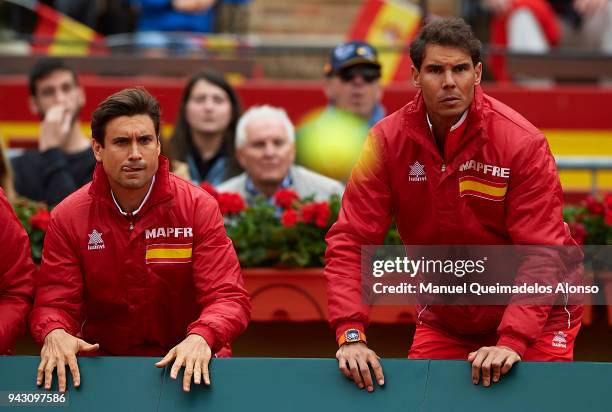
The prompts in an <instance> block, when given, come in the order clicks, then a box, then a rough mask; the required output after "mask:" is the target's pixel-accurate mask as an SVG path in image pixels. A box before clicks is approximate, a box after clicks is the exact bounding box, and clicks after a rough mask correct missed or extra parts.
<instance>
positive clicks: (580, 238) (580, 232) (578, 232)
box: [568, 223, 588, 245]
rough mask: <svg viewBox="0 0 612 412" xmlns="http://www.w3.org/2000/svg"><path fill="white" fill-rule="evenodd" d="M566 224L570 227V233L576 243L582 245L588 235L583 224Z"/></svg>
mask: <svg viewBox="0 0 612 412" xmlns="http://www.w3.org/2000/svg"><path fill="white" fill-rule="evenodd" d="M568 225H569V228H570V233H571V235H572V237H573V238H574V240H575V241H576V243H578V244H579V245H584V240H585V239H586V237H587V235H588V233H587V231H586V229H585V228H584V225H583V224H582V223H568Z"/></svg>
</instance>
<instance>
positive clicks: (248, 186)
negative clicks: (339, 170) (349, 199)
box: [218, 106, 344, 203]
mask: <svg viewBox="0 0 612 412" xmlns="http://www.w3.org/2000/svg"><path fill="white" fill-rule="evenodd" d="M236 156H237V158H238V161H239V162H240V164H241V165H242V167H243V168H244V170H245V172H244V173H242V174H241V175H240V176H237V177H234V178H233V179H230V180H228V181H227V182H225V183H223V184H221V185H220V186H219V187H218V190H219V192H238V193H240V194H241V195H242V197H243V198H244V199H246V201H247V203H252V202H253V201H254V199H255V198H256V197H257V196H259V195H263V196H265V197H266V198H267V199H269V200H270V199H272V197H273V196H274V194H275V193H276V192H277V191H278V190H280V189H288V188H291V189H293V190H295V191H296V192H297V193H298V194H299V195H300V197H301V198H304V197H308V196H313V195H314V199H315V200H317V201H322V200H328V199H329V197H330V196H331V195H333V194H338V195H342V192H343V191H344V186H343V185H342V184H341V183H340V182H338V181H335V180H333V179H330V178H328V177H325V176H322V175H320V174H318V173H315V172H313V171H311V170H308V169H306V168H304V167H301V166H295V165H294V164H293V162H294V160H295V130H294V128H293V124H291V120H289V117H287V113H285V111H284V110H283V109H279V108H275V107H271V106H256V107H252V108H251V109H249V110H247V112H246V113H245V114H244V115H243V116H242V117H241V118H240V121H239V122H238V127H237V128H236ZM270 201H271V200H270Z"/></svg>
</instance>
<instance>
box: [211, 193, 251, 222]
mask: <svg viewBox="0 0 612 412" xmlns="http://www.w3.org/2000/svg"><path fill="white" fill-rule="evenodd" d="M217 202H219V209H220V210H221V214H222V215H224V216H225V215H231V214H235V213H240V212H242V211H243V210H244V209H246V204H245V203H244V199H243V198H242V196H240V193H232V192H226V193H218V195H217Z"/></svg>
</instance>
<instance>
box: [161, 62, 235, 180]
mask: <svg viewBox="0 0 612 412" xmlns="http://www.w3.org/2000/svg"><path fill="white" fill-rule="evenodd" d="M240 113H241V108H240V102H239V100H238V96H237V95H236V92H235V91H234V89H233V88H232V86H230V84H229V83H228V82H227V81H226V80H225V79H224V78H223V76H221V75H219V74H217V73H213V72H208V71H204V72H201V73H199V74H197V75H195V76H193V77H192V78H191V79H190V80H189V82H188V83H187V86H186V87H185V90H184V92H183V97H182V99H181V106H180V108H179V115H178V120H177V122H176V127H175V129H174V134H173V135H172V137H171V138H170V147H169V149H168V152H169V153H170V157H171V158H172V159H173V168H174V169H176V170H175V171H177V172H178V174H179V175H182V176H183V177H186V178H189V179H191V180H192V181H193V182H195V183H198V184H199V183H201V182H204V181H207V182H209V183H211V184H213V185H215V186H217V185H219V184H220V183H221V182H223V181H225V180H227V179H229V178H230V177H233V176H236V175H238V174H239V173H240V172H242V169H241V168H240V165H239V164H238V161H237V160H236V157H235V154H234V152H235V150H234V133H235V130H236V123H237V122H238V118H239V117H240Z"/></svg>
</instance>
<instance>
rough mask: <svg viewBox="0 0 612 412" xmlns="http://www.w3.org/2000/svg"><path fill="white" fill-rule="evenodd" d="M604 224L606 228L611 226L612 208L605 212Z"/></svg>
mask: <svg viewBox="0 0 612 412" xmlns="http://www.w3.org/2000/svg"><path fill="white" fill-rule="evenodd" d="M604 222H605V223H606V225H608V226H612V207H611V208H608V209H607V210H606V216H605V217H604Z"/></svg>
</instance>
